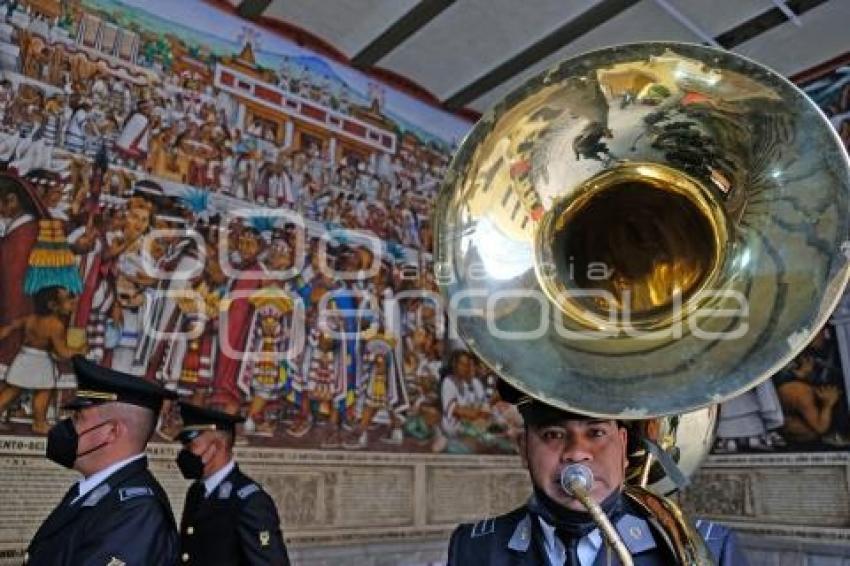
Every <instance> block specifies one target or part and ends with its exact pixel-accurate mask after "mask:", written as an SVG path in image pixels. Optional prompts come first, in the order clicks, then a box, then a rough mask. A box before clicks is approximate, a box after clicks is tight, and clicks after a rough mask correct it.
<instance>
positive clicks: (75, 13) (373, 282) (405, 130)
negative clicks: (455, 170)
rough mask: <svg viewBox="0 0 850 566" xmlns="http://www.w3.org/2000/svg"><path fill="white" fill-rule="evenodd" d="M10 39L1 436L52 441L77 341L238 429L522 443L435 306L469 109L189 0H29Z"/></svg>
mask: <svg viewBox="0 0 850 566" xmlns="http://www.w3.org/2000/svg"><path fill="white" fill-rule="evenodd" d="M48 6H53V8H55V9H57V10H59V13H60V14H61V15H60V17H58V18H57V17H56V16H55V14H53V15H49V14H46V13H43V11H44V10H45V9H47V8H46V7H48ZM53 8H51V9H53ZM51 13H52V12H51ZM4 30H5V32H9V33H4V32H3V31H4ZM0 42H2V43H6V44H7V45H6V47H9V48H8V49H2V50H0V52H2V54H0V264H2V265H3V270H2V271H0V427H2V428H4V429H8V430H9V431H10V432H13V433H16V434H21V433H25V434H32V433H34V434H42V433H44V431H45V430H46V429H47V427H48V426H49V425H50V423H51V422H54V421H55V420H56V419H57V418H60V417H61V416H62V414H61V409H60V408H59V407H60V406H61V402H60V401H61V399H60V397H61V396H62V395H63V394H67V393H66V392H65V391H66V389H72V388H73V387H74V386H75V384H74V382H73V375H72V374H71V373H70V372H69V369H68V364H67V359H68V358H69V357H70V356H71V355H73V354H76V353H83V354H84V355H85V356H87V357H88V358H89V359H91V360H93V361H96V362H97V363H100V364H103V365H105V366H109V367H112V368H114V369H118V370H121V371H123V372H126V373H129V374H132V375H135V376H136V377H137V378H138V379H146V380H153V381H158V382H161V383H162V384H163V385H164V386H165V387H168V388H169V389H171V390H174V391H176V392H177V393H178V395H179V396H180V397H181V398H182V399H184V400H187V401H190V402H192V403H194V404H198V405H205V406H209V407H214V408H218V409H221V410H225V411H228V412H230V413H234V414H236V413H238V414H241V415H242V416H244V417H245V418H246V422H245V425H244V426H245V432H247V433H248V434H246V435H243V436H242V437H241V438H243V439H244V440H245V441H247V442H249V443H252V444H257V445H261V446H269V447H288V446H301V447H314V448H318V447H324V448H336V449H340V450H343V449H349V450H353V449H367V450H369V449H373V450H390V451H447V452H463V451H466V452H504V451H510V450H511V449H512V447H511V446H510V442H509V440H510V431H511V430H512V429H511V426H512V425H511V422H512V421H511V420H510V415H508V414H507V413H505V411H504V410H503V409H504V407H502V405H500V402H499V400H498V398H497V397H495V395H494V393H493V389H492V386H491V385H492V384H491V381H492V377H491V376H489V375H487V374H486V372H484V371H483V370H482V368H481V367H480V365H479V364H478V363H477V361H476V360H474V359H473V358H472V357H471V356H470V355H469V354H465V355H464V356H461V357H460V358H462V360H461V361H458V360H454V361H452V360H450V359H449V358H448V355H449V352H448V351H447V348H446V346H445V342H444V337H443V334H442V328H443V324H442V320H440V319H441V317H442V316H443V314H442V313H441V311H440V308H439V306H438V305H435V304H434V301H433V294H434V293H435V292H436V290H437V287H436V282H435V280H434V277H433V275H432V274H431V273H430V272H431V270H432V265H431V262H432V260H431V245H432V244H431V239H432V235H433V222H432V219H431V218H430V214H431V209H432V203H433V200H434V198H435V196H436V193H437V190H438V187H439V184H440V182H441V180H442V177H443V175H444V172H445V170H446V168H447V166H448V163H449V160H450V159H451V156H452V152H453V149H454V148H455V146H456V142H457V140H459V139H461V138H462V137H463V136H464V135H465V134H466V132H467V130H468V128H469V126H470V123H469V122H468V121H467V120H466V119H463V118H460V117H458V116H455V115H453V114H449V113H446V112H444V111H442V110H440V109H437V108H434V107H432V106H429V105H427V104H426V103H423V102H421V101H419V100H418V99H416V98H414V97H411V96H409V95H408V94H407V93H405V92H402V91H399V90H396V89H393V88H391V87H390V86H388V85H385V84H383V83H382V82H381V81H379V80H376V79H375V78H373V77H370V76H366V75H364V74H362V73H361V72H360V71H358V70H355V69H353V68H350V67H347V66H344V65H342V64H340V63H338V62H337V61H334V60H331V59H328V58H326V57H324V56H322V55H320V54H317V53H315V52H312V51H310V50H309V49H306V48H304V47H302V46H299V45H298V44H297V43H296V42H293V41H291V40H290V39H289V38H287V37H284V36H281V35H279V33H278V32H274V33H272V32H268V31H266V30H262V29H255V28H253V27H251V26H249V25H247V24H246V22H245V21H244V20H240V19H238V18H236V17H235V16H233V15H231V14H229V13H226V12H223V11H219V10H218V9H217V8H215V7H214V6H213V5H211V4H210V3H207V2H204V1H202V0H186V1H181V2H171V1H170V0H145V1H144V2H142V1H140V0H129V1H128V0H121V1H119V0H79V1H74V2H58V1H57V2H46V1H42V0H40V1H38V2H34V1H29V0H18V2H16V3H12V4H10V5H9V6H8V7H7V9H4V10H0ZM429 293H430V294H431V295H429ZM420 295H421V296H420ZM428 296H430V297H431V298H430V299H429V298H427V297H428ZM398 297H401V299H398ZM422 297H426V298H422ZM56 390H59V392H58V393H57V392H56ZM30 399H32V402H30ZM473 411H475V414H473ZM178 425H179V423H178V422H177V420H176V415H175V414H174V411H173V407H172V405H171V404H170V403H167V404H166V405H165V407H164V408H163V412H162V415H161V417H160V422H159V425H158V427H157V432H158V433H159V435H160V436H161V437H162V438H164V439H169V438H171V437H172V436H173V434H174V432H175V431H176V430H177V427H178Z"/></svg>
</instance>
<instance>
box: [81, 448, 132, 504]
mask: <svg viewBox="0 0 850 566" xmlns="http://www.w3.org/2000/svg"><path fill="white" fill-rule="evenodd" d="M144 457H145V455H144V453H142V454H136V455H135V456H130V457H129V458H125V459H124V460H121V461H120V462H115V463H114V464H112V465H111V466H109V467H107V468H104V469H102V470H100V471H99V472H95V473H94V474H92V475H90V476H89V477H87V478H83V479H81V480H80V481H79V482H78V486H79V487H78V489H79V493H78V494H77V497H76V498H75V499H74V500H73V501H72V502H71V504H72V505H73V504H74V503H76V502H77V501H79V500H80V499H82V498H83V497H84V496H85V495H86V494H88V493H89V492H90V491H91V490H93V489H94V488H96V487H97V486H98V485H100V484H102V483H103V482H105V481H106V480H107V479H109V476H111V475H112V474H114V473H115V472H117V471H118V470H120V469H121V468H123V467H124V466H126V465H127V464H129V463H131V462H135V461H136V460H140V459H142V458H144Z"/></svg>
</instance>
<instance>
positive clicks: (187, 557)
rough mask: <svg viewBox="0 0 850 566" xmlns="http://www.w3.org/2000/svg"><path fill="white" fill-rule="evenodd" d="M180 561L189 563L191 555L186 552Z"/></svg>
mask: <svg viewBox="0 0 850 566" xmlns="http://www.w3.org/2000/svg"><path fill="white" fill-rule="evenodd" d="M180 559H181V560H183V562H188V561H189V553H188V552H184V553H183V556H181V557H180Z"/></svg>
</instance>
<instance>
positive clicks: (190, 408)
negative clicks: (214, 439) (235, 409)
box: [177, 401, 245, 444]
mask: <svg viewBox="0 0 850 566" xmlns="http://www.w3.org/2000/svg"><path fill="white" fill-rule="evenodd" d="M179 405H180V417H181V418H182V419H183V429H182V430H181V431H180V434H178V435H177V438H178V439H179V440H180V442H182V443H184V444H185V443H187V442H191V441H192V440H194V439H195V438H196V437H197V436H199V435H200V434H201V433H202V432H204V431H205V430H218V431H221V432H231V433H233V432H235V431H236V425H237V424H238V423H241V422H244V421H245V419H244V418H243V417H241V416H239V415H231V414H229V413H224V412H222V411H216V410H214V409H207V408H205V407H198V406H197V405H190V404H189V403H184V402H182V401H181V402H180V403H179Z"/></svg>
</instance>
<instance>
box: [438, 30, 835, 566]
mask: <svg viewBox="0 0 850 566" xmlns="http://www.w3.org/2000/svg"><path fill="white" fill-rule="evenodd" d="M603 139H604V141H602V140H603ZM849 162H850V161H848V157H847V153H846V151H845V150H844V147H843V146H842V145H841V143H840V140H839V139H838V138H837V136H836V135H835V132H834V131H833V130H832V128H831V127H830V125H829V123H828V122H827V121H826V119H825V118H824V117H823V115H822V114H821V113H820V112H819V111H818V109H817V108H816V107H815V105H814V104H813V103H812V102H811V101H810V100H808V98H806V96H805V95H804V94H803V93H802V92H800V91H799V90H797V89H796V88H795V87H794V86H793V85H791V84H790V83H789V82H787V81H786V80H785V79H784V78H782V77H781V76H779V75H777V74H775V73H774V72H772V71H770V70H769V69H766V68H764V67H762V66H760V65H758V64H756V63H754V62H752V61H749V60H747V59H744V58H742V57H740V56H738V55H735V54H733V53H729V52H725V51H720V50H715V49H712V48H708V47H703V46H698V45H686V44H677V43H643V44H634V45H625V46H617V47H610V48H606V49H601V50H599V51H594V52H591V53H587V54H584V55H581V56H578V57H576V58H575V59H572V60H570V61H566V62H564V63H562V64H560V65H558V66H556V67H554V68H552V69H549V70H548V71H546V72H545V73H543V74H541V75H539V76H537V77H534V78H532V79H530V80H529V81H528V82H527V83H525V84H524V85H523V86H521V87H519V88H518V89H517V90H516V91H514V92H513V93H511V94H510V95H509V96H508V97H506V98H505V99H504V100H503V101H502V102H501V103H499V104H498V105H497V106H495V107H494V109H493V110H492V111H490V112H488V113H486V114H485V118H484V119H482V120H481V121H480V122H479V123H478V124H476V126H475V127H474V128H473V129H472V131H471V132H470V133H469V134H468V135H467V137H466V138H465V139H464V142H463V144H462V145H461V147H460V149H459V150H458V152H457V153H456V155H455V157H454V160H453V161H452V163H451V165H450V167H449V169H448V171H447V174H446V177H445V182H444V185H443V187H442V190H441V192H440V195H439V198H438V200H437V206H436V210H435V213H434V215H433V218H434V225H435V228H436V230H435V246H434V254H435V258H434V259H435V268H436V274H437V277H438V280H439V281H440V286H441V290H442V291H443V293H444V295H445V296H446V298H447V299H449V300H448V301H447V303H448V304H449V320H450V323H451V324H450V333H452V334H456V335H457V336H459V337H460V338H462V339H463V340H464V341H465V342H466V343H467V344H468V345H469V347H470V349H471V350H472V351H473V352H474V353H475V354H477V355H478V356H479V357H480V358H481V360H482V361H483V362H484V363H486V364H487V365H488V366H489V367H490V368H492V370H493V371H494V372H496V373H497V374H498V375H499V377H500V386H499V389H500V395H501V397H502V399H503V400H505V401H507V402H509V403H513V404H514V405H515V406H516V408H517V409H518V411H519V413H520V414H521V415H522V417H523V420H524V428H523V430H522V432H521V433H520V435H519V442H518V450H519V454H520V456H521V459H522V462H523V464H524V466H525V468H526V469H527V470H528V473H529V477H530V479H531V487H532V489H531V491H532V494H531V496H530V498H529V500H528V502H527V503H526V504H525V505H523V506H522V507H520V508H519V509H516V510H514V511H512V512H510V513H507V514H505V515H501V516H499V517H495V518H489V519H488V518H483V519H482V520H481V521H478V522H476V523H471V524H465V525H461V526H460V527H458V528H457V529H456V530H455V532H454V534H453V535H452V538H451V542H450V546H449V564H450V565H452V566H476V565H481V566H483V565H489V566H501V565H509V564H510V565H527V566H531V565H538V564H539V565H546V566H562V565H566V566H601V565H606V564H617V565H622V566H630V565H634V564H637V565H641V566H648V565H665V566H666V565H686V566H708V565H710V564H720V565H722V566H731V565H734V566H740V565H745V564H746V559H745V557H744V556H743V554H742V552H741V550H740V549H739V546H738V544H737V543H736V538H735V536H734V535H733V534H732V533H731V532H730V531H729V530H727V529H726V528H724V527H722V526H720V525H717V524H715V523H712V522H706V521H694V520H693V519H691V518H688V517H686V516H685V515H684V514H683V513H682V512H681V511H680V509H679V508H678V507H677V505H676V504H675V503H674V502H673V500H672V499H670V498H668V497H667V496H669V495H671V494H672V492H674V491H676V490H678V489H679V488H681V487H683V486H685V485H686V483H687V480H688V476H689V475H690V474H692V473H693V472H694V471H695V470H696V468H697V467H698V466H699V463H700V462H701V461H702V459H703V458H704V457H705V455H706V454H707V453H708V450H709V449H710V447H711V445H712V440H713V435H714V430H715V425H716V415H717V404H718V403H722V402H723V401H724V400H726V399H729V398H732V397H734V396H736V395H738V394H740V393H742V392H744V391H746V390H748V389H750V388H752V387H754V386H755V385H757V384H759V383H760V382H762V381H764V380H766V379H768V378H769V377H770V375H772V374H773V373H775V372H776V371H777V370H778V369H779V368H781V367H783V366H784V365H785V364H786V363H788V361H789V360H791V359H792V358H793V357H794V356H796V355H797V354H798V353H799V352H800V351H801V350H802V349H803V347H805V345H806V343H807V342H808V340H810V339H811V337H812V336H813V335H814V334H815V333H816V332H817V331H818V329H819V328H821V327H822V326H823V325H824V323H825V322H826V320H827V318H828V317H829V315H830V314H831V312H832V310H833V309H834V307H835V305H836V304H837V302H838V300H839V299H840V297H841V296H842V294H843V292H844V287H845V286H846V284H847V281H848V276H850V263H848V254H846V247H847V241H848V234H850V218H848V215H847V210H850V198H849V197H850V167H849V166H848V163H849Z"/></svg>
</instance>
